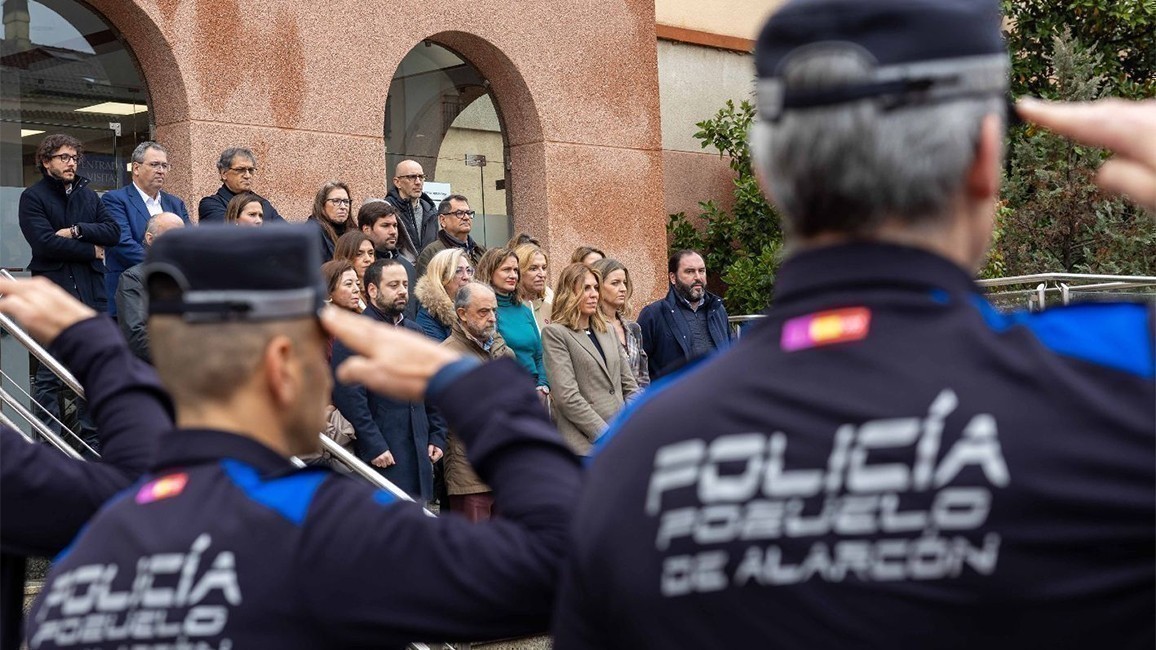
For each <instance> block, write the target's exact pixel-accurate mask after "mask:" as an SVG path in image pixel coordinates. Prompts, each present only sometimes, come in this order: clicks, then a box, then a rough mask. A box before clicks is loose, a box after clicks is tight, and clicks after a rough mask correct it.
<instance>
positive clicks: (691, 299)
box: [638, 250, 731, 381]
mask: <svg viewBox="0 0 1156 650" xmlns="http://www.w3.org/2000/svg"><path fill="white" fill-rule="evenodd" d="M668 270H669V271H670V290H669V291H668V292H667V294H666V297H665V298H663V299H662V300H656V301H655V302H652V303H650V304H649V305H647V306H646V307H644V308H643V309H642V313H641V314H639V315H638V326H639V327H640V328H641V329H642V348H643V349H644V350H646V356H647V359H648V363H649V364H650V380H651V381H654V380H655V379H658V378H659V377H661V376H663V375H665V374H667V373H669V372H671V371H673V370H675V369H677V368H679V367H681V366H682V365H683V364H684V363H686V362H687V361H689V360H691V359H694V358H697V357H701V356H705V355H707V354H711V353H713V352H714V351H716V350H721V349H723V348H725V347H727V346H728V345H730V343H731V333H730V326H729V325H728V324H727V310H726V307H724V306H723V302H722V299H721V298H719V297H718V296H716V295H714V294H713V293H711V292H709V291H707V290H706V263H705V262H704V261H703V259H702V255H700V254H698V253H697V252H695V251H691V250H681V251H678V252H676V253H675V254H674V255H672V256H671V257H670V262H669V264H668Z"/></svg>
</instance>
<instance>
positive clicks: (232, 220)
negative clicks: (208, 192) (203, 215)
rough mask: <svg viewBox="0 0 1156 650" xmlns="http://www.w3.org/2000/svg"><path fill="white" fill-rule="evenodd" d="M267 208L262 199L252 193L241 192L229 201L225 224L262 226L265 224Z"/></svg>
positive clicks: (226, 208) (226, 207)
mask: <svg viewBox="0 0 1156 650" xmlns="http://www.w3.org/2000/svg"><path fill="white" fill-rule="evenodd" d="M264 212H265V207H264V205H262V203H261V197H259V196H257V195H256V194H254V193H252V192H241V193H240V194H238V195H236V196H234V197H233V198H231V199H229V204H228V205H227V206H225V223H228V224H232V225H234V226H260V225H261V224H262V223H263V222H264Z"/></svg>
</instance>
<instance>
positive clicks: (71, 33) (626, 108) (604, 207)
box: [0, 0, 777, 297]
mask: <svg viewBox="0 0 1156 650" xmlns="http://www.w3.org/2000/svg"><path fill="white" fill-rule="evenodd" d="M774 4H777V2H776V1H775V0H725V1H724V0H710V1H708V2H694V3H692V2H687V1H685V0H658V3H657V5H656V4H655V3H654V2H653V0H625V1H619V2H611V1H610V0H584V1H583V2H577V3H574V2H568V3H543V2H540V1H537V0H471V1H470V2H459V1H456V0H451V1H449V2H442V3H430V4H428V5H412V4H406V3H366V2H364V1H363V0H333V1H332V2H327V3H322V4H312V3H301V2H297V1H296V0H265V1H263V2H256V1H254V0H184V1H182V0H89V1H88V2H84V3H82V2H77V1H76V0H2V7H3V21H4V39H3V42H2V47H0V98H2V102H3V103H2V105H0V238H2V240H3V241H2V242H0V265H2V266H4V267H9V268H20V267H23V266H25V265H26V264H27V262H28V252H27V245H26V243H25V242H24V241H23V238H22V237H21V236H20V232H19V228H18V226H17V215H16V206H17V201H18V197H19V194H20V192H21V191H22V190H23V189H24V188H25V187H27V186H29V185H31V184H33V183H34V182H36V181H37V180H39V178H40V174H39V171H38V170H37V168H36V165H35V160H34V157H35V156H34V152H35V149H36V145H37V144H38V143H39V141H40V138H42V137H43V135H46V134H48V133H54V132H66V133H71V134H73V135H76V136H77V137H79V138H80V139H81V140H82V141H83V142H84V143H85V147H86V150H87V156H86V159H85V161H84V162H83V163H82V165H81V168H80V173H81V174H82V175H84V176H88V177H89V178H91V179H92V181H93V187H94V188H95V189H97V190H98V191H104V190H109V189H113V188H115V187H118V186H120V185H123V184H125V183H127V182H129V180H128V178H129V176H128V171H127V169H128V162H129V156H130V153H131V151H132V149H133V147H135V146H136V144H137V143H138V142H140V141H143V140H146V139H155V140H158V141H160V142H162V143H163V144H164V145H165V146H166V147H167V148H168V150H169V159H170V162H171V163H172V164H173V168H172V170H171V171H170V172H169V176H168V179H167V181H166V190H167V191H170V192H172V193H173V194H176V195H178V196H180V197H182V198H183V199H184V200H185V202H186V204H188V206H189V208H190V210H195V207H196V204H197V202H198V201H199V199H200V197H202V196H206V195H208V194H211V193H213V192H214V191H216V188H217V187H218V186H219V184H220V180H219V177H218V174H217V170H216V168H215V163H216V159H217V156H218V154H219V152H220V151H221V150H222V149H224V148H226V147H229V146H248V147H250V148H252V149H253V150H254V151H255V152H256V153H257V156H258V169H259V172H258V181H257V182H256V184H255V187H256V189H257V191H258V192H260V193H262V194H263V195H265V196H266V197H267V198H269V199H270V200H271V201H272V203H273V204H274V205H275V206H276V207H277V209H278V211H279V212H281V214H283V215H284V216H286V217H287V218H289V219H291V220H292V219H297V220H301V219H304V218H305V217H306V216H307V215H308V213H309V211H310V209H311V205H312V198H313V194H314V192H315V191H316V189H317V188H318V187H319V186H320V185H321V184H322V183H324V182H325V181H327V180H330V179H333V178H337V179H341V180H344V181H346V182H347V183H349V184H350V185H351V187H352V188H353V193H354V200H355V202H360V201H361V200H363V199H365V198H368V197H380V196H383V195H384V193H385V192H386V191H387V189H388V187H390V185H391V180H392V177H393V166H394V164H395V163H396V162H398V161H400V160H403V159H406V158H413V159H415V160H418V161H419V162H421V163H422V164H423V166H424V168H425V172H426V174H427V176H428V177H429V179H430V181H432V182H433V183H434V185H432V186H431V187H432V189H435V190H439V191H444V190H447V189H448V190H452V191H454V192H457V193H462V194H465V195H466V196H468V197H470V199H471V203H472V207H473V208H474V209H475V210H477V211H478V212H479V214H482V213H484V217H479V218H478V219H477V221H476V224H475V235H476V236H478V238H479V239H482V240H484V241H486V242H488V243H490V244H495V243H500V242H503V241H505V239H506V238H507V237H509V236H510V235H511V234H513V233H515V232H519V231H526V232H530V233H532V234H534V235H535V236H536V237H538V238H539V239H540V240H542V242H543V244H544V245H545V246H546V247H547V250H548V251H549V252H550V254H551V258H552V264H551V266H552V268H553V270H555V271H556V270H558V269H560V268H561V266H563V265H564V263H565V262H566V261H568V258H569V253H570V251H571V250H573V249H574V248H575V247H576V246H578V245H581V244H593V245H596V246H599V247H600V248H603V249H605V250H606V251H607V253H608V254H610V255H612V256H616V257H619V258H621V259H622V260H623V261H624V262H625V263H626V264H628V265H629V266H630V267H631V270H632V275H633V276H634V277H635V282H636V284H637V286H636V292H637V293H638V294H639V295H640V296H641V297H647V296H655V295H658V294H660V293H662V292H664V291H665V284H666V279H665V275H666V274H665V257H666V237H665V224H666V220H667V214H668V213H670V212H676V211H680V210H687V211H692V210H694V209H695V206H696V204H697V202H698V201H701V200H705V199H707V198H725V197H726V196H727V195H728V193H729V182H730V177H729V170H728V169H727V166H726V162H725V161H722V160H720V159H719V158H718V156H717V154H715V153H713V152H703V151H702V150H701V149H700V148H699V146H698V143H697V142H696V141H695V140H694V138H693V133H694V131H695V130H696V129H695V127H694V123H695V122H697V121H700V120H702V119H705V118H707V117H709V116H711V115H712V114H713V113H714V112H715V111H716V110H717V109H718V108H719V107H720V106H721V105H722V104H723V102H724V101H725V100H726V99H728V98H734V99H743V98H745V97H747V96H749V93H750V88H751V77H752V76H753V67H752V64H751V60H750V55H749V51H750V48H751V46H752V45H753V42H752V41H751V39H752V38H754V32H755V31H757V29H758V26H759V25H760V24H761V22H762V19H763V18H764V17H765V15H766V14H767V13H768V11H769V10H770V8H771V6H773V5H774Z"/></svg>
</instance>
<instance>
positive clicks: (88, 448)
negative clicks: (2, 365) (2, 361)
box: [0, 369, 100, 458]
mask: <svg viewBox="0 0 1156 650" xmlns="http://www.w3.org/2000/svg"><path fill="white" fill-rule="evenodd" d="M0 379H6V380H8V383H9V384H11V385H12V386H14V387H16V390H18V391H20V394H21V395H23V396H24V397H27V398H28V401H29V402H31V403H32V404H33V405H35V406H36V408H38V409H40V412H41V413H44V414H45V415H47V416H48V417H50V418H52V422H53V423H55V424H56V425H57V426H59V427H60V430H61V431H63V432H67V433H68V435H69V436H70V437H71V438H72V439H73V440H74V441H76V443H77V444H79V445H80V446H81V447H83V448H84V449H83V450H82V451H86V452H88V453H90V454H92V457H93V458H100V454H99V453H97V451H96V450H95V449H93V448H92V446H91V445H89V444H88V443H87V442H86V441H85V440H84V438H82V437H81V436H79V435H77V433H76V432H75V431H73V430H72V429H71V428H69V426H68V425H67V424H65V423H64V422H61V421H60V418H58V417H56V414H55V413H51V412H49V411H48V409H46V408H44V407H43V406H42V405H41V404H40V402H37V401H36V398H35V397H33V396H32V395H29V394H28V391H26V390H24V388H23V387H21V386H20V384H18V383H17V382H16V380H15V379H12V378H11V377H9V376H8V373H6V372H4V371H3V370H2V369H0ZM41 422H44V421H43V420H41ZM44 424H46V425H48V424H49V423H48V422H44Z"/></svg>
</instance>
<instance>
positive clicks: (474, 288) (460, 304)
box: [454, 280, 495, 310]
mask: <svg viewBox="0 0 1156 650" xmlns="http://www.w3.org/2000/svg"><path fill="white" fill-rule="evenodd" d="M479 291H481V292H484V293H489V294H490V295H495V294H494V290H493V289H491V288H490V286H489V285H487V284H485V283H483V282H478V281H477V280H470V281H469V282H467V283H465V284H463V285H462V288H461V289H458V295H456V296H454V310H458V309H469V308H470V301H472V300H473V299H474V294H476V293H477V292H479Z"/></svg>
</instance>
